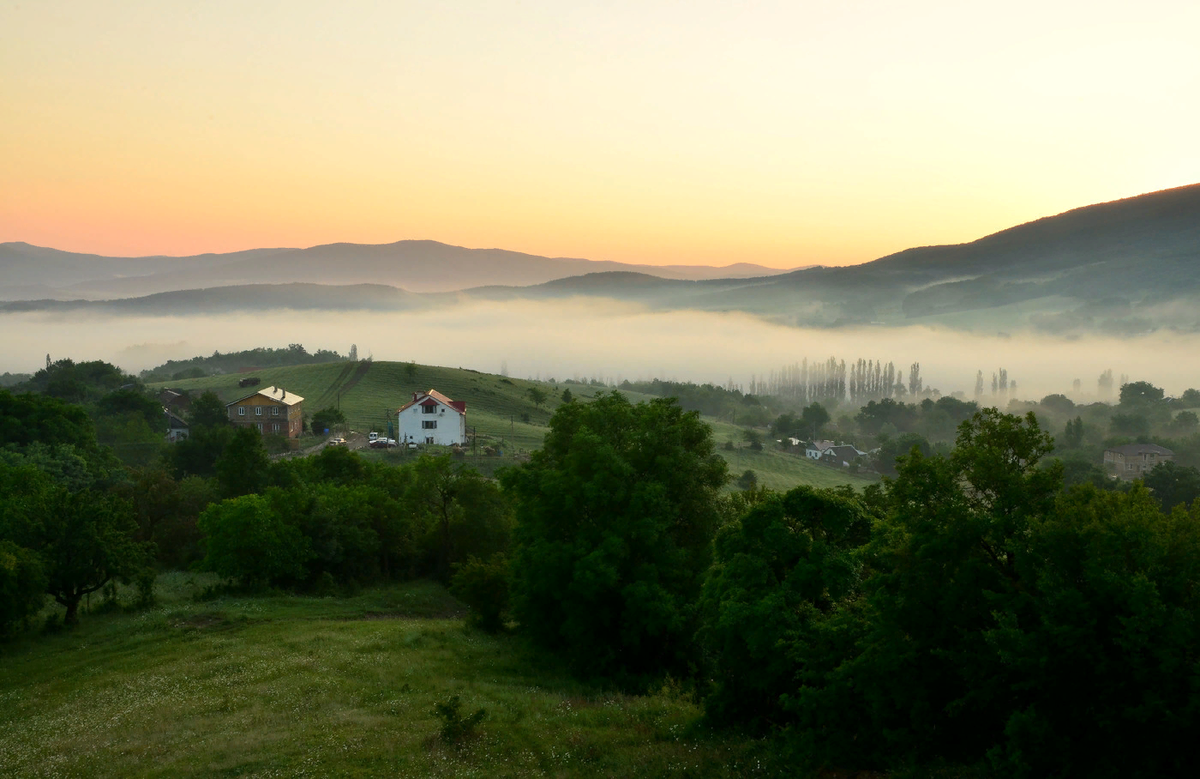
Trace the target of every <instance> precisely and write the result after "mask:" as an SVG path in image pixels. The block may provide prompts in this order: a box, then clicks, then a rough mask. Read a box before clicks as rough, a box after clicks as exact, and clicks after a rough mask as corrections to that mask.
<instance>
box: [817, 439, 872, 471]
mask: <svg viewBox="0 0 1200 779" xmlns="http://www.w3.org/2000/svg"><path fill="white" fill-rule="evenodd" d="M866 454H867V453H866V452H863V451H860V450H859V449H857V448H856V447H853V446H850V445H849V444H839V445H837V446H831V447H829V448H827V449H826V450H825V451H824V453H822V454H821V462H823V463H826V464H828V465H838V466H842V467H849V466H850V464H851V463H853V462H854V461H855V460H857V459H858V458H860V457H865V456H866Z"/></svg>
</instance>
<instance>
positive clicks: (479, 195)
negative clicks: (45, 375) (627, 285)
mask: <svg viewBox="0 0 1200 779" xmlns="http://www.w3.org/2000/svg"><path fill="white" fill-rule="evenodd" d="M1197 40H1200V3H1197V2H1195V0H1138V1H1137V2H1106V1H1105V0H1089V2H1076V1H1075V0H1069V1H1063V0H1037V1H1036V2H1027V1H1026V0H1013V1H1012V2H1008V3H1004V4H999V5H997V4H983V3H970V2H962V0H906V2H881V1H879V0H841V1H840V2H829V0H822V1H821V2H810V1H809V0H792V1H791V2H739V3H730V2H712V1H710V0H691V1H690V2H653V1H651V0H641V1H639V2H622V1H620V0H609V1H607V2H602V3H601V2H562V0H554V1H553V2H551V1H550V0H522V1H520V2H482V1H478V0H475V1H468V0H463V1H462V2H442V3H431V2H422V3H414V2H403V1H398V0H397V1H391V2H389V1H387V0H377V1H376V0H339V1H338V2H316V1H314V0H287V1H286V2H272V1H270V0H260V1H258V2H250V3H247V2H245V0H237V1H236V2H232V1H229V2H227V1H226V0H202V1H201V0H169V1H168V2H163V1H162V0H146V1H145V2H141V1H138V0H113V1H111V2H95V1H94V0H90V1H89V0H22V2H7V1H5V0H0V112H2V113H0V241H27V242H29V243H33V244H37V245H41V246H52V247H55V248H59V249H66V250H71V251H80V252H92V253H97V254H106V255H117V256H133V255H148V254H168V255H186V254H196V253H202V252H223V251H234V250H239V249H249V248H255V247H264V246H312V245H317V244H323V243H332V242H338V241H349V242H355V243H390V242H392V241H398V240H403V239H432V240H438V241H443V242H445V243H450V244H455V245H460V246H468V247H472V248H493V247H494V248H504V249H510V250H515V251H524V252H529V253H533V254H541V255H547V256H567V257H584V258H588V259H607V260H617V261H622V262H635V263H648V264H705V265H725V264H729V263H734V262H755V263H759V264H763V265H768V266H772V267H781V268H782V267H796V266H801V265H810V264H815V263H819V264H826V265H842V264H851V263H858V262H865V261H868V260H872V259H875V258H878V257H881V256H885V255H887V254H890V253H892V252H895V251H900V250H902V249H905V248H909V247H912V246H923V245H930V244H943V243H958V242H964V241H970V240H974V239H976V238H979V237H982V236H984V235H987V234H989V233H992V232H995V231H997V230H1001V229H1004V228H1007V227H1010V226H1013V225H1015V224H1019V223H1022V222H1026V221H1029V220H1032V219H1036V218H1039V217H1042V216H1048V215H1052V214H1055V213H1060V212H1062V211H1065V210H1068V209H1070V208H1075V207H1079V206H1083V205H1088V204H1091V203H1096V202H1103V201H1108V200H1114V199H1117V198H1122V197H1129V196H1133V195H1137V194H1141V193H1144V192H1150V191H1155V190H1159V189H1164V188H1168V187H1173V186H1181V185H1185V184H1192V183H1197V182H1200V144H1197V143H1196V135H1195V133H1196V128H1197V127H1200V100H1197V99H1196V96H1197V95H1200V56H1198V55H1197V44H1196V41H1197Z"/></svg>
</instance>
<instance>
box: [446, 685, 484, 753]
mask: <svg viewBox="0 0 1200 779" xmlns="http://www.w3.org/2000/svg"><path fill="white" fill-rule="evenodd" d="M461 709H462V701H461V700H459V697H458V696H457V695H451V696H450V698H449V699H448V700H447V701H446V702H445V703H438V704H436V705H435V706H434V707H433V714H434V716H435V717H437V718H438V719H440V720H441V721H442V729H441V733H440V735H441V738H442V741H444V742H446V743H447V744H458V743H460V742H462V741H463V740H465V739H468V738H473V737H474V736H475V726H476V725H478V724H479V723H480V722H482V721H483V718H484V717H486V716H487V709H479V710H478V711H476V712H475V713H474V714H472V715H470V716H468V717H464V716H463V715H462V711H461Z"/></svg>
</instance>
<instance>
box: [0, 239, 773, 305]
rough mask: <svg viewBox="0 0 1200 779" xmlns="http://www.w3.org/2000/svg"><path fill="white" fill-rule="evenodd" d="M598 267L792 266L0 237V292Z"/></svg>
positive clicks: (452, 287)
mask: <svg viewBox="0 0 1200 779" xmlns="http://www.w3.org/2000/svg"><path fill="white" fill-rule="evenodd" d="M593 271H634V272H641V273H647V274H652V275H655V276H658V277H661V278H678V279H705V278H719V277H731V276H732V277H739V276H744V277H758V276H769V275H777V274H780V273H786V272H787V271H786V270H779V269H775V268H766V267H763V266H761V265H754V264H751V263H738V264H735V265H728V266H725V267H724V268H713V267H708V266H702V265H667V266H661V267H660V266H653V265H631V264H626V263H620V262H612V261H608V260H584V259H574V258H566V257H557V258H551V257H539V256H537V255H533V254H523V253H521V252H512V251H506V250H503V249H466V248H463V247H459V246H450V245H448V244H444V243H438V242H437V241H397V242H396V243H390V244H378V245H374V244H350V243H334V244H326V245H322V246H313V247H310V248H308V249H252V250H249V251H244V252H233V253H230V254H201V255H195V256H189V257H102V256H99V255H91V254H74V253H71V252H63V251H59V250H57V249H47V248H44V247H38V246H31V245H30V244H26V243H19V242H17V243H4V244H0V300H30V299H39V298H54V299H98V300H99V299H116V298H129V297H141V296H145V295H151V294H156V293H160V292H174V291H178V290H184V289H205V288H212V287H228V286H244V285H248V284H281V283H308V284H338V285H346V284H385V285H388V286H393V287H399V288H402V289H406V290H408V291H410V292H453V291H457V290H461V289H466V288H469V287H480V286H487V285H498V284H499V285H516V286H525V285H531V284H541V283H543V282H547V281H553V280H554V279H560V278H566V277H569V276H577V275H579V274H581V273H588V272H593Z"/></svg>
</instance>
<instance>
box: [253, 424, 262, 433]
mask: <svg viewBox="0 0 1200 779" xmlns="http://www.w3.org/2000/svg"><path fill="white" fill-rule="evenodd" d="M254 426H255V427H257V428H258V432H260V433H261V432H262V422H256V423H255V424H254Z"/></svg>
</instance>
